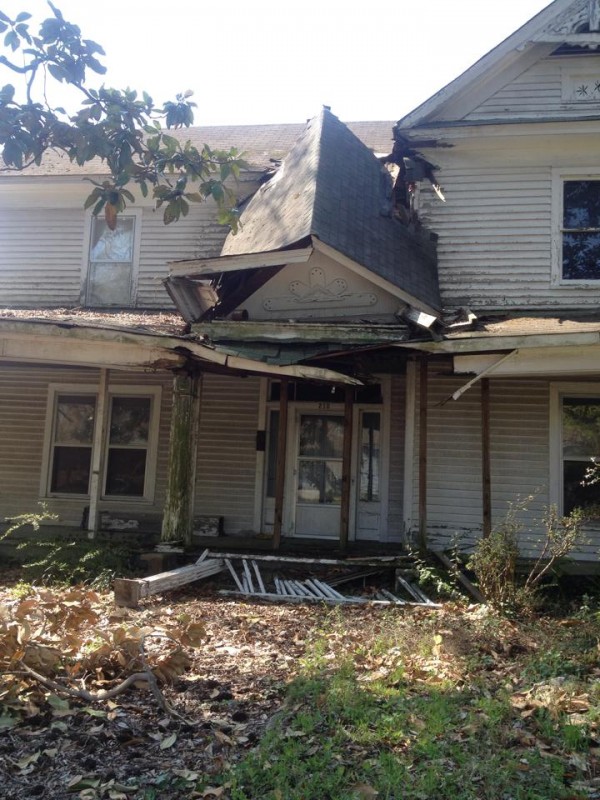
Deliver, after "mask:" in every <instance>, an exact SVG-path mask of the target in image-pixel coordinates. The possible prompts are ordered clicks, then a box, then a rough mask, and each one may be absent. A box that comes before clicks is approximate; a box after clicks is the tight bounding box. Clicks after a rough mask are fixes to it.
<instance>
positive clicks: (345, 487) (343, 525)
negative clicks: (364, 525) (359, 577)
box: [340, 386, 354, 552]
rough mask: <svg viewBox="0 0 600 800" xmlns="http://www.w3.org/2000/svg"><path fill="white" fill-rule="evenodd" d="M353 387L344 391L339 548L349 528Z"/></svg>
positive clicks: (345, 542) (343, 547)
mask: <svg viewBox="0 0 600 800" xmlns="http://www.w3.org/2000/svg"><path fill="white" fill-rule="evenodd" d="M353 406H354V389H353V388H352V387H351V386H346V388H345V393H344V449H343V451H342V501H341V509H340V550H341V551H342V552H344V551H345V550H346V549H347V548H348V533H349V530H350V496H351V491H350V490H351V474H352V419H353V413H354V408H353Z"/></svg>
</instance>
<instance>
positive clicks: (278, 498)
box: [273, 378, 289, 550]
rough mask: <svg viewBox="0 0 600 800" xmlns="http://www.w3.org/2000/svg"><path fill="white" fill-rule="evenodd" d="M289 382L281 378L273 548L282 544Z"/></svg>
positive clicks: (277, 547)
mask: <svg viewBox="0 0 600 800" xmlns="http://www.w3.org/2000/svg"><path fill="white" fill-rule="evenodd" d="M288 384H289V381H288V379H287V378H282V379H281V384H280V394H279V428H278V430H277V466H276V475H275V521H274V524H273V550H279V548H280V546H281V528H282V526H283V495H284V491H285V459H286V449H287V448H286V444H287V423H288V408H289V401H288Z"/></svg>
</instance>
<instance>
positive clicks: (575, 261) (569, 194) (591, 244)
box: [561, 180, 600, 281]
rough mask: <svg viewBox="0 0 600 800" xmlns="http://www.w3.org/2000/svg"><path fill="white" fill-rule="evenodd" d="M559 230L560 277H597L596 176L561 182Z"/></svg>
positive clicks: (599, 209) (599, 206)
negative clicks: (591, 178)
mask: <svg viewBox="0 0 600 800" xmlns="http://www.w3.org/2000/svg"><path fill="white" fill-rule="evenodd" d="M561 231H562V272H561V277H562V280H563V281H590V280H593V281H596V280H600V180H565V181H564V182H563V196H562V223H561Z"/></svg>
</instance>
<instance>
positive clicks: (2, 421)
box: [0, 365, 171, 526]
mask: <svg viewBox="0 0 600 800" xmlns="http://www.w3.org/2000/svg"><path fill="white" fill-rule="evenodd" d="M98 380H99V372H98V371H97V370H93V369H67V368H60V367H56V368H51V367H35V366H20V365H2V367H1V368H0V440H1V441H2V447H1V448H0V520H2V519H4V518H6V517H12V516H15V515H19V514H24V513H29V512H34V511H37V510H38V509H39V505H38V504H39V502H40V501H41V500H44V501H45V502H46V505H47V507H48V509H49V510H50V511H52V512H53V513H56V514H57V515H58V517H59V519H58V523H57V524H64V525H69V526H71V525H72V526H79V525H80V524H81V520H82V516H83V511H84V508H85V507H86V506H87V505H89V498H87V497H84V498H48V499H47V500H45V498H43V497H42V496H40V479H41V466H42V459H43V454H44V433H45V426H46V409H47V399H48V385H49V384H56V383H59V384H89V385H98ZM113 385H114V386H117V385H118V386H149V387H150V386H161V387H162V407H161V415H160V428H159V440H158V452H157V475H156V492H155V498H154V501H153V502H152V503H147V502H140V501H128V500H126V499H122V500H121V499H119V500H111V501H103V502H101V503H100V510H101V511H103V510H105V511H110V512H111V513H114V514H116V515H117V516H121V515H124V514H125V515H126V514H127V513H130V514H132V516H133V515H134V514H135V513H140V514H144V515H145V514H153V515H157V516H158V515H160V514H162V508H163V506H164V495H165V485H166V468H167V457H168V443H169V418H170V407H171V380H170V378H169V377H168V376H158V375H152V374H147V375H145V374H137V373H126V372H116V371H113V372H111V373H110V386H113Z"/></svg>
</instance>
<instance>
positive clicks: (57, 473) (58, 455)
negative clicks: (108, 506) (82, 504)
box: [50, 445, 92, 494]
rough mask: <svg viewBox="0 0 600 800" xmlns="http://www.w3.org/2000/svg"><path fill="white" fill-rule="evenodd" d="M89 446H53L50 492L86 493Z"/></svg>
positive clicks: (90, 452)
mask: <svg viewBox="0 0 600 800" xmlns="http://www.w3.org/2000/svg"><path fill="white" fill-rule="evenodd" d="M91 460H92V448H91V447H61V446H60V445H57V446H56V447H55V448H54V455H53V461H52V479H51V481H50V491H51V492H64V493H65V494H88V492H89V485H90V463H91Z"/></svg>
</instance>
